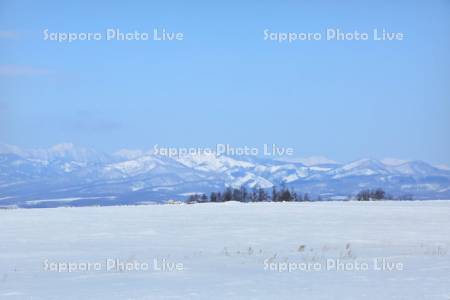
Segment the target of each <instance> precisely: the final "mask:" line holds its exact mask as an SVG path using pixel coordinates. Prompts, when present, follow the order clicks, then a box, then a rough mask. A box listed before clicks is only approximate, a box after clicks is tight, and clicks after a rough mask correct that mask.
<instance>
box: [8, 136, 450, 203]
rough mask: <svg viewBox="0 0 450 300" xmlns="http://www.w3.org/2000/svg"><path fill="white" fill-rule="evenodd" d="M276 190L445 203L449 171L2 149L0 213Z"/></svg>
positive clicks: (368, 162) (406, 165) (416, 164)
mask: <svg viewBox="0 0 450 300" xmlns="http://www.w3.org/2000/svg"><path fill="white" fill-rule="evenodd" d="M281 183H284V184H286V185H287V186H288V187H292V188H294V189H295V190H297V191H299V192H302V193H309V194H310V196H311V197H312V198H317V197H318V196H320V198H321V199H323V200H337V199H348V198H351V197H353V196H354V195H355V194H356V193H357V192H359V191H360V190H362V189H369V188H378V187H381V188H383V189H384V190H385V191H386V192H388V193H389V194H391V195H393V196H400V195H406V194H408V195H411V196H413V197H414V199H450V170H448V169H446V168H444V167H437V166H433V165H430V164H428V163H426V162H423V161H402V160H381V161H380V160H376V159H367V158H365V159H360V160H356V161H353V162H350V163H337V162H335V161H333V160H330V159H326V158H321V157H313V158H308V159H293V158H289V159H286V158H283V159H280V160H274V159H267V158H264V157H263V158H261V157H253V156H250V157H249V156H245V157H242V156H240V157H230V156H223V155H222V156H216V155H214V154H201V155H184V156H181V157H169V156H161V155H154V154H152V153H150V152H144V151H140V150H121V151H118V152H116V153H114V154H105V153H100V152H97V151H95V150H92V149H88V148H83V147H76V146H74V145H73V144H70V143H66V144H59V145H56V146H53V147H51V148H48V149H33V150H29V149H22V148H20V147H17V146H11V145H0V206H1V207H58V206H88V205H118V204H145V203H164V202H166V201H168V200H169V199H173V200H184V199H186V197H187V196H188V195H190V194H192V193H209V192H212V191H220V190H222V189H223V188H224V187H226V186H232V187H240V186H246V187H248V188H255V187H261V188H264V189H270V188H272V187H273V186H274V185H279V184H281Z"/></svg>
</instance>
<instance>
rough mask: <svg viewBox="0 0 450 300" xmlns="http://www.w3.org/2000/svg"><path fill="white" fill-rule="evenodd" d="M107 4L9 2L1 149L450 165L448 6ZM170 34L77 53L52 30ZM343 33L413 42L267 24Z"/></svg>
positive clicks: (2, 22)
mask: <svg viewBox="0 0 450 300" xmlns="http://www.w3.org/2000/svg"><path fill="white" fill-rule="evenodd" d="M92 2H93V1H73V2H72V3H61V1H39V2H38V1H21V0H19V1H12V0H11V1H4V0H0V67H1V69H0V142H2V143H10V144H17V145H20V146H26V147H46V146H49V145H52V144H56V143H60V142H73V143H75V144H79V145H82V146H89V147H94V148H96V149H99V150H105V151H113V150H116V149H119V148H151V147H152V146H153V145H154V144H159V145H165V146H174V147H176V146H184V147H187V146H203V147H205V146H212V145H215V144H216V143H231V144H233V145H236V146H238V145H249V146H258V147H259V146H260V145H262V144H263V143H278V144H280V145H282V146H290V147H294V148H295V151H296V154H297V155H298V156H309V155H325V156H328V157H330V158H333V159H336V160H340V161H348V160H353V159H357V158H361V157H374V158H383V157H397V158H402V159H422V160H425V161H429V162H432V163H450V141H449V129H450V121H449V117H450V57H449V56H450V2H449V1H447V0H440V1H435V0H432V1H371V3H370V4H367V3H368V1H344V2H340V3H339V4H337V3H335V2H337V1H314V2H315V3H314V4H312V3H307V2H306V1H273V2H269V1H248V2H247V3H242V1H224V2H223V3H212V2H207V1H204V2H203V1H197V2H195V3H192V2H190V1H158V2H156V1H135V2H127V4H125V2H124V3H123V4H118V1H117V2H116V3H114V4H111V3H108V2H107V1H104V2H97V3H92ZM393 2H395V3H393ZM162 27H164V28H166V29H167V30H170V31H181V32H183V33H184V35H185V40H184V41H181V42H169V43H157V42H152V41H135V42H106V41H100V42H98V41H91V42H73V43H70V44H69V43H57V42H48V41H43V33H42V31H43V30H44V29H46V28H48V29H49V30H50V31H53V32H58V31H59V32H64V31H74V32H86V31H87V32H104V30H105V29H106V28H120V29H121V30H123V31H127V30H139V31H151V30H152V29H153V28H162ZM328 27H333V28H341V29H343V30H347V31H353V30H358V31H371V30H372V29H373V28H380V29H381V28H386V29H388V30H391V31H401V32H403V33H404V34H405V35H406V39H405V40H404V41H401V42H398V41H397V42H373V41H364V42H348V41H347V42H332V41H319V42H317V41H316V42H298V43H294V44H277V43H274V42H267V41H264V40H263V30H264V29H270V30H272V31H285V32H290V31H319V32H324V31H325V30H326V28H328Z"/></svg>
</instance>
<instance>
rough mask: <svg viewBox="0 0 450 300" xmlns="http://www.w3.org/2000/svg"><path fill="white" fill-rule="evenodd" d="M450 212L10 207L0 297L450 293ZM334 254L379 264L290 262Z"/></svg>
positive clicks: (1, 238) (366, 205)
mask: <svg viewBox="0 0 450 300" xmlns="http://www.w3.org/2000/svg"><path fill="white" fill-rule="evenodd" d="M449 215H450V201H448V200H447V201H402V202H395V201H380V202H353V201H347V202H344V201H339V202H312V203H252V204H242V203H237V202H228V203H223V204H196V205H149V206H128V207H127V206H122V207H84V208H55V209H28V210H27V209H10V210H0V228H1V229H2V230H1V231H0V242H1V243H0V299H449V297H450V286H449V284H448V283H449V282H450V256H449V255H450V253H449V247H450V234H449V229H450V226H449V225H450V219H449V218H448V216H449ZM377 258H378V260H377V261H376V262H377V265H374V259H377ZM155 259H156V263H157V266H158V267H159V270H157V269H155V266H154V263H155ZM383 259H384V261H383ZM107 260H108V261H116V260H119V263H120V262H135V263H137V264H138V265H140V266H141V265H145V263H148V264H149V265H150V266H151V267H150V269H149V270H146V271H144V270H136V268H135V269H132V270H122V271H120V270H116V269H114V268H112V270H106V267H105V266H104V265H106V261H107ZM326 260H330V261H337V260H341V261H345V262H347V263H349V266H355V267H356V266H357V265H358V264H359V265H364V264H365V263H366V264H368V266H369V268H368V270H365V271H364V270H360V271H357V270H353V271H350V270H333V269H326V268H324V269H322V270H311V269H309V270H292V268H291V272H289V271H287V270H284V269H283V267H284V266H287V264H285V263H290V266H291V267H293V266H294V265H296V266H306V265H308V264H309V265H313V264H314V263H319V264H320V263H322V262H324V261H326ZM382 262H387V264H386V265H387V266H396V268H394V269H392V270H390V271H388V270H386V268H385V269H384V270H377V269H376V268H375V266H378V267H381V266H383V264H382ZM56 263H60V266H61V267H62V266H64V264H68V263H71V264H72V266H77V267H80V268H81V267H82V266H83V264H84V266H86V265H87V263H92V264H96V263H97V264H99V265H100V268H99V269H98V270H96V269H90V271H82V270H80V269H77V270H75V271H73V270H72V272H68V271H64V270H62V269H60V270H61V272H56V271H51V270H48V269H47V270H46V269H45V267H46V264H47V267H48V265H49V264H50V265H55V264H56ZM175 264H182V270H174V269H170V270H169V269H165V271H162V270H161V268H162V266H167V268H168V267H170V266H174V265H175ZM400 265H401V266H402V268H399V266H400ZM267 266H269V267H268V268H266V267H267ZM274 267H276V268H274ZM283 270H284V271H283Z"/></svg>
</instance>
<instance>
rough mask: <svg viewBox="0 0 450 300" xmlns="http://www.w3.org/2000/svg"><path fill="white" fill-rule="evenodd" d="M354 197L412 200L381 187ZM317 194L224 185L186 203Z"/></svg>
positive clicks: (292, 198)
mask: <svg viewBox="0 0 450 300" xmlns="http://www.w3.org/2000/svg"><path fill="white" fill-rule="evenodd" d="M351 198H353V199H356V200H358V201H374V200H413V197H412V195H402V196H399V197H396V198H394V197H393V196H392V195H390V194H388V193H386V192H385V191H384V190H383V189H382V188H377V189H365V190H362V191H360V192H359V193H357V194H356V196H354V197H351V196H350V197H349V199H351ZM321 200H322V198H321V197H320V195H319V196H317V197H315V198H314V199H313V198H312V197H311V196H310V195H309V194H308V193H300V192H297V191H295V190H294V189H292V188H287V187H286V186H285V185H284V184H282V185H281V186H280V187H276V186H274V187H272V190H271V191H267V190H266V189H263V188H260V187H255V188H253V189H247V188H246V187H245V186H241V187H240V188H232V187H226V188H225V189H224V190H223V191H220V192H212V193H210V194H209V196H208V195H206V194H204V193H203V194H198V193H196V194H192V195H189V197H188V199H187V201H186V203H206V202H227V201H239V202H268V201H271V202H301V201H321Z"/></svg>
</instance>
